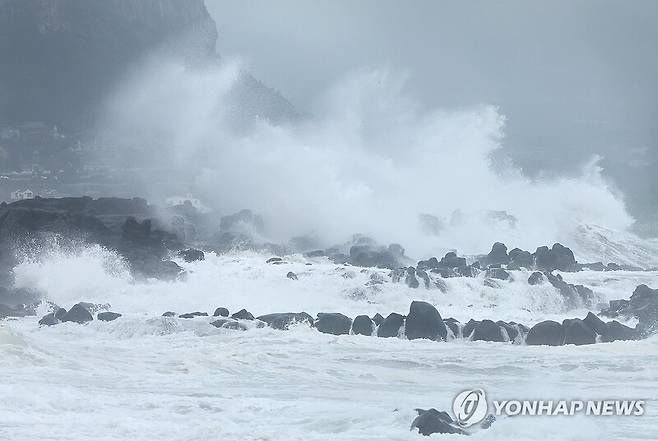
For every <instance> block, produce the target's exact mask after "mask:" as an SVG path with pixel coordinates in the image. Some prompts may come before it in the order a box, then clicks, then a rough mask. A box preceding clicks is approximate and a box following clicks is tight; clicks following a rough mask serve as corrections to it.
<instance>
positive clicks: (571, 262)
mask: <svg viewBox="0 0 658 441" xmlns="http://www.w3.org/2000/svg"><path fill="white" fill-rule="evenodd" d="M535 266H536V267H537V269H539V270H541V271H549V272H550V271H554V270H560V271H577V270H578V269H579V268H578V265H577V263H576V258H575V257H574V255H573V252H572V251H571V250H570V249H569V248H567V247H565V246H563V245H561V244H559V243H556V244H554V245H553V248H551V249H549V248H548V247H545V246H544V247H539V248H537V250H536V251H535Z"/></svg>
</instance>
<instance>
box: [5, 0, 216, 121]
mask: <svg viewBox="0 0 658 441" xmlns="http://www.w3.org/2000/svg"><path fill="white" fill-rule="evenodd" d="M216 40H217V29H216V26H215V22H214V21H213V20H212V18H211V17H210V15H209V14H208V11H207V10H206V7H205V4H204V1H203V0H184V1H183V0H0V122H6V123H20V122H23V121H29V120H41V121H48V122H52V123H56V124H60V125H62V126H64V127H68V128H71V129H74V128H79V127H83V126H85V125H86V124H87V123H89V122H91V120H92V119H93V117H94V112H93V110H94V108H95V105H96V104H97V103H98V101H99V100H100V99H101V98H102V96H103V95H104V93H106V92H107V90H108V89H109V88H110V87H112V86H113V85H114V84H115V82H116V81H118V80H120V78H121V75H122V74H123V73H124V72H126V70H127V68H128V67H129V66H130V63H131V62H133V61H135V60H137V59H139V58H140V57H142V56H144V55H145V54H146V53H148V51H150V50H153V49H156V48H157V49H161V50H164V51H166V52H168V53H169V54H170V55H174V56H177V57H182V58H184V59H185V60H188V61H194V60H201V59H204V58H208V57H214V56H215V55H214V54H215V44H216Z"/></svg>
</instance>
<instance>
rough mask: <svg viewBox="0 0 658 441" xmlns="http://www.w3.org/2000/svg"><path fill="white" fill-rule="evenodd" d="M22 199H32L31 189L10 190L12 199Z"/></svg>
mask: <svg viewBox="0 0 658 441" xmlns="http://www.w3.org/2000/svg"><path fill="white" fill-rule="evenodd" d="M23 199H34V192H33V191H32V190H16V191H12V192H11V200H12V201H22V200H23Z"/></svg>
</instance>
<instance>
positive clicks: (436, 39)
mask: <svg viewBox="0 0 658 441" xmlns="http://www.w3.org/2000/svg"><path fill="white" fill-rule="evenodd" d="M206 3H207V5H208V7H209V10H210V12H211V14H212V15H213V17H214V18H215V20H216V21H217V25H218V28H219V42H218V50H219V51H220V53H222V54H225V55H239V56H241V57H242V58H243V59H244V60H246V62H247V65H248V67H249V69H250V70H251V71H252V72H253V73H254V75H255V76H257V77H258V78H259V79H261V80H262V81H263V82H265V83H266V84H268V85H270V86H271V87H274V88H276V89H278V90H280V91H281V92H282V93H283V94H284V95H285V96H286V97H288V98H289V99H290V100H291V101H292V102H293V103H294V104H295V105H296V106H298V107H299V108H300V109H302V110H305V109H306V108H308V106H309V103H310V102H311V101H312V100H313V99H314V98H315V97H316V96H317V95H318V93H319V92H320V91H322V90H325V89H326V88H327V87H328V86H329V85H331V84H332V83H334V82H335V81H336V80H337V79H339V78H340V77H341V76H343V75H345V74H346V73H348V72H350V71H353V70H355V69H357V68H361V67H370V66H375V67H376V66H385V67H392V68H394V69H399V70H401V71H405V72H407V73H408V74H409V86H408V87H409V88H410V89H411V92H413V93H414V95H416V96H417V97H418V98H420V99H421V100H422V102H423V103H424V104H425V105H427V106H440V107H453V106H468V105H473V104H479V103H489V104H495V105H498V106H499V107H500V109H501V111H502V113H504V114H505V115H506V116H507V118H508V126H507V136H508V139H507V140H506V151H507V152H508V153H509V154H511V155H512V156H513V157H514V159H515V161H516V162H517V163H518V164H519V165H520V166H522V167H523V168H524V170H525V171H526V172H528V173H529V174H534V173H537V172H539V171H544V172H546V171H547V172H549V173H550V172H555V171H559V172H566V171H573V170H575V168H576V166H577V165H579V164H580V163H582V162H583V161H585V160H586V159H587V158H588V157H590V156H591V155H592V154H594V153H600V154H603V155H604V156H605V157H606V161H604V162H603V164H604V166H605V167H606V170H607V173H608V174H609V175H610V176H612V177H614V178H615V179H616V182H617V184H618V185H619V186H620V187H622V188H623V189H624V191H625V192H626V193H627V194H629V200H630V203H631V205H633V206H634V210H635V211H636V212H638V210H639V209H640V208H641V209H643V210H645V209H646V210H648V213H658V209H657V208H656V207H657V206H658V178H655V177H654V174H655V173H652V172H650V165H651V164H653V167H654V168H655V167H656V166H658V123H657V122H656V121H658V48H657V47H656V45H657V42H658V1H655V0H632V1H628V0H618V1H611V0H580V1H577V0H564V1H562V0H560V1H555V0H551V1H530V0H505V1H489V0H471V1H450V2H448V1H436V0H413V1H394V0H334V1H331V0H276V1H270V0H251V1H245V0H206ZM654 168H651V170H653V169H654ZM644 205H650V206H651V207H649V208H648V207H646V206H644ZM640 206H642V207H640ZM643 214H645V215H646V213H643Z"/></svg>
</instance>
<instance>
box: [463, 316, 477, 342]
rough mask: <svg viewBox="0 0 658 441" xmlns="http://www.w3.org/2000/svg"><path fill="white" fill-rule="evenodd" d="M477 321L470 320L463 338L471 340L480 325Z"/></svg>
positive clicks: (465, 326)
mask: <svg viewBox="0 0 658 441" xmlns="http://www.w3.org/2000/svg"><path fill="white" fill-rule="evenodd" d="M478 323H480V322H478V321H477V320H473V319H470V320H469V321H468V322H467V323H466V324H465V325H464V328H463V329H462V336H463V337H464V338H469V337H470V336H471V334H472V333H473V331H474V330H475V327H476V326H477V325H478Z"/></svg>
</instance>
